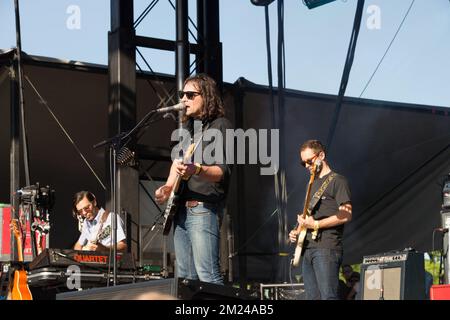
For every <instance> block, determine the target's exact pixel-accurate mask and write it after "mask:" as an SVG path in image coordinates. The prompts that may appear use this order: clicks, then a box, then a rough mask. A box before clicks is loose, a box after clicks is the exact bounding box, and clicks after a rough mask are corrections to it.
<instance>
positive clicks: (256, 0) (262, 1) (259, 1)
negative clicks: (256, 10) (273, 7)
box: [250, 0, 274, 6]
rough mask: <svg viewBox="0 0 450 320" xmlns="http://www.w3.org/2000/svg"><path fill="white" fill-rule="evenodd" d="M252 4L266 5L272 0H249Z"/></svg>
mask: <svg viewBox="0 0 450 320" xmlns="http://www.w3.org/2000/svg"><path fill="white" fill-rule="evenodd" d="M250 1H251V3H252V4H254V5H255V6H268V5H269V4H271V3H272V2H273V1H274V0H250Z"/></svg>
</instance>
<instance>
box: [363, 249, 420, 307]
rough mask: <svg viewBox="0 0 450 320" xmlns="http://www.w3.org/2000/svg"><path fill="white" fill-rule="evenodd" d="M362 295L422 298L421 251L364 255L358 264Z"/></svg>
mask: <svg viewBox="0 0 450 320" xmlns="http://www.w3.org/2000/svg"><path fill="white" fill-rule="evenodd" d="M361 298H362V299H363V300H423V299H425V266H424V260H423V253H419V252H415V251H407V250H405V251H397V252H389V253H383V254H377V255H372V256H365V257H364V258H363V264H362V265H361Z"/></svg>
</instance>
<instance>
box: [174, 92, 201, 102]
mask: <svg viewBox="0 0 450 320" xmlns="http://www.w3.org/2000/svg"><path fill="white" fill-rule="evenodd" d="M184 95H186V97H187V98H188V99H189V100H193V99H194V98H195V97H196V96H200V95H201V93H200V92H196V91H178V97H180V99H182V98H183V97H184Z"/></svg>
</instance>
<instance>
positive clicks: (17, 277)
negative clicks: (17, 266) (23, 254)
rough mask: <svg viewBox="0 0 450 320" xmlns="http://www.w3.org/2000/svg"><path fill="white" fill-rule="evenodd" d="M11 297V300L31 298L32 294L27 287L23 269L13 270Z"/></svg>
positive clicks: (25, 273)
mask: <svg viewBox="0 0 450 320" xmlns="http://www.w3.org/2000/svg"><path fill="white" fill-rule="evenodd" d="M11 298H12V300H33V295H32V294H31V291H30V288H28V278H27V272H26V271H25V270H16V271H14V286H13V289H12V293H11Z"/></svg>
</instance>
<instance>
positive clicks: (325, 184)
mask: <svg viewBox="0 0 450 320" xmlns="http://www.w3.org/2000/svg"><path fill="white" fill-rule="evenodd" d="M335 176H336V173H334V172H332V173H331V174H330V175H329V176H328V177H327V178H326V179H325V181H324V182H322V185H321V186H320V188H319V189H318V190H317V191H316V192H315V193H314V195H313V196H312V198H311V201H310V203H309V206H308V210H307V212H308V215H309V216H310V215H311V213H312V211H313V209H314V208H315V206H316V205H317V204H318V203H319V200H320V198H322V195H323V193H324V192H325V190H326V189H327V187H328V185H329V184H330V182H331V181H332V180H333V179H334V177H335ZM317 233H318V232H317V230H315V231H313V232H312V238H313V239H316V238H317Z"/></svg>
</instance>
